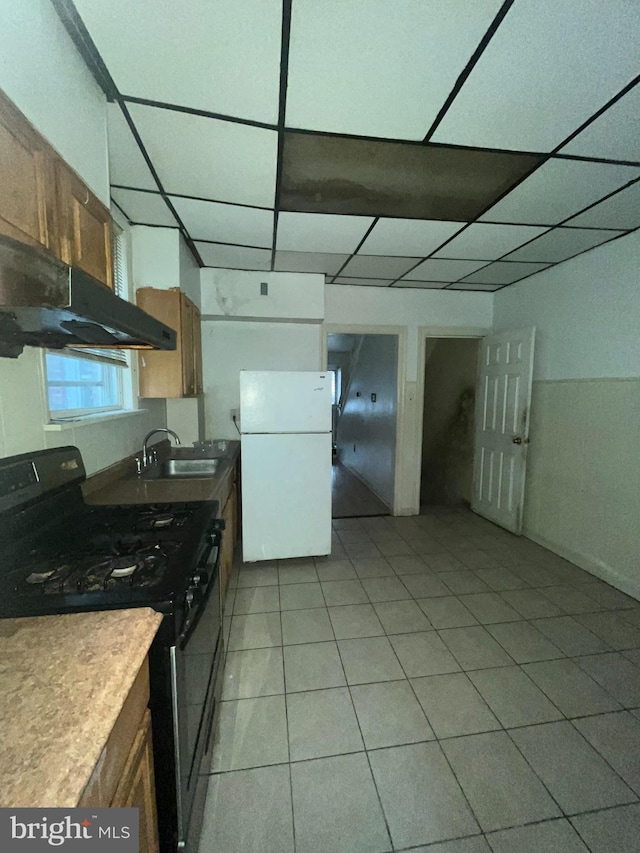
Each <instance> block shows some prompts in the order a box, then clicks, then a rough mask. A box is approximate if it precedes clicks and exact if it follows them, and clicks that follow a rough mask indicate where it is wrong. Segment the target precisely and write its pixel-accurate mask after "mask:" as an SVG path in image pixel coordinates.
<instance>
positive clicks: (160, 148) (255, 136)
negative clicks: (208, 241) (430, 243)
mask: <svg viewBox="0 0 640 853" xmlns="http://www.w3.org/2000/svg"><path fill="white" fill-rule="evenodd" d="M129 111H130V113H131V115H132V117H133V120H134V122H135V124H136V127H137V129H138V132H139V133H140V136H141V137H142V141H143V143H144V145H145V147H146V149H147V152H148V153H149V156H150V157H151V160H152V162H153V164H154V166H155V168H156V170H157V171H158V174H159V176H160V180H161V181H162V183H163V185H164V188H165V190H166V191H167V192H171V193H179V194H182V195H192V196H200V197H204V198H214V199H219V200H220V201H234V202H237V203H240V204H256V205H260V206H263V207H272V206H273V200H274V195H275V183H276V158H277V143H278V135H277V133H276V132H275V131H271V130H262V129H261V128H256V127H247V126H246V125H240V124H232V123H231V122H225V121H217V120H214V119H210V118H203V117H202V116H195V115H187V114H186V113H178V112H175V111H173V110H164V109H158V108H156V107H143V106H140V105H138V104H130V105H129Z"/></svg>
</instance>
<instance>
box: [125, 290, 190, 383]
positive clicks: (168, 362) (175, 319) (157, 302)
mask: <svg viewBox="0 0 640 853" xmlns="http://www.w3.org/2000/svg"><path fill="white" fill-rule="evenodd" d="M180 297H181V293H180V291H179V290H158V289H157V288H154V287H141V288H139V289H138V291H137V292H136V302H137V304H138V306H139V307H140V308H142V310H143V311H146V312H147V314H151V316H152V317H155V318H156V320H160V322H161V323H164V324H165V325H166V326H169V328H171V329H175V330H176V332H177V333H178V334H177V340H176V349H175V350H165V351H162V350H149V351H146V350H144V351H142V352H140V353H139V354H138V365H139V369H140V396H141V397H182V396H184V394H183V390H182V389H183V370H182V322H183V321H182V300H181V298H180Z"/></svg>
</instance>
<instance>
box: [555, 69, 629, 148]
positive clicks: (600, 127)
mask: <svg viewBox="0 0 640 853" xmlns="http://www.w3.org/2000/svg"><path fill="white" fill-rule="evenodd" d="M562 153H563V154H580V155H582V156H584V157H608V158H610V159H612V160H635V161H640V85H637V86H635V87H634V88H633V89H632V90H631V91H630V92H629V93H628V94H626V95H625V96H624V97H623V98H620V100H619V101H617V102H616V103H615V104H614V105H613V106H611V107H609V109H608V110H606V111H605V112H604V113H603V114H602V115H601V116H600V117H599V118H597V119H596V120H595V121H594V122H593V123H592V124H590V125H589V126H588V127H586V128H585V129H584V130H583V131H582V133H579V134H578V135H577V136H576V137H575V139H573V140H571V142H569V143H568V145H565V146H564V148H562Z"/></svg>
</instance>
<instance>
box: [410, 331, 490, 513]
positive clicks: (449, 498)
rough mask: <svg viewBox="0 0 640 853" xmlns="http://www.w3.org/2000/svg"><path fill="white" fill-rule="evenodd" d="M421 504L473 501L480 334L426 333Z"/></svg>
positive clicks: (455, 503)
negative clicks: (441, 335) (430, 335)
mask: <svg viewBox="0 0 640 853" xmlns="http://www.w3.org/2000/svg"><path fill="white" fill-rule="evenodd" d="M425 344H426V345H425V364H424V411H423V421H422V423H423V427H422V466H421V475H420V506H421V508H422V507H430V506H431V507H433V506H449V507H455V506H466V507H468V506H470V504H471V496H472V486H473V461H474V412H475V398H476V377H477V363H478V347H479V344H480V341H479V339H478V338H436V337H434V338H427V339H426V342H425Z"/></svg>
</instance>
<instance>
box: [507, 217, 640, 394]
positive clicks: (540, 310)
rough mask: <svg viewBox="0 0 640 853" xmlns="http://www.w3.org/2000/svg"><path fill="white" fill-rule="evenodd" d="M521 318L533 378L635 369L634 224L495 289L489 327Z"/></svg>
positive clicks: (638, 266) (639, 268) (639, 367)
mask: <svg viewBox="0 0 640 853" xmlns="http://www.w3.org/2000/svg"><path fill="white" fill-rule="evenodd" d="M523 323H526V324H527V325H535V326H536V327H537V334H536V358H535V368H534V379H545V380H557V379H581V378H582V379H588V378H593V377H616V378H620V377H625V376H640V334H639V333H638V329H639V327H640V232H638V231H636V232H634V233H632V234H629V235H628V236H626V237H622V238H620V239H619V240H615V241H614V242H613V243H607V244H605V245H604V246H599V247H597V248H596V249H592V250H591V251H590V252H587V253H586V254H584V255H580V256H579V257H577V258H574V259H573V260H571V261H565V263H563V264H560V265H559V266H557V267H552V268H551V269H549V270H545V271H544V272H541V273H538V274H537V275H535V276H532V277H531V278H528V279H527V280H526V281H524V282H522V284H519V285H518V284H515V285H512V286H511V287H507V288H505V289H504V290H500V291H498V293H497V294H496V297H495V328H496V330H497V331H500V330H502V329H513V328H516V327H517V326H518V325H522V324H523Z"/></svg>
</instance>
